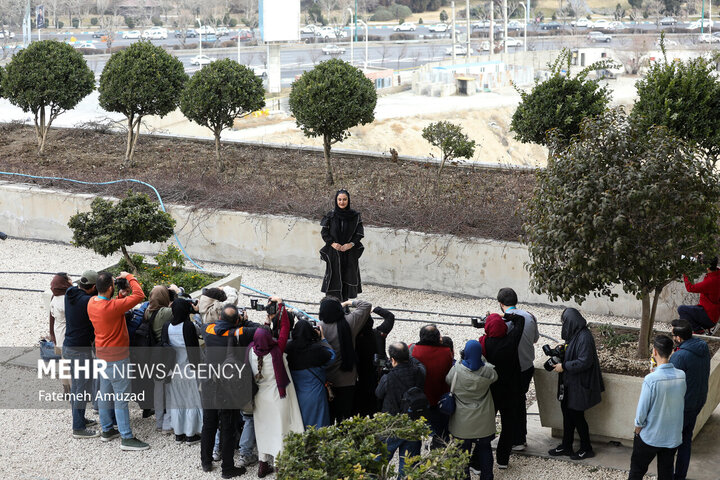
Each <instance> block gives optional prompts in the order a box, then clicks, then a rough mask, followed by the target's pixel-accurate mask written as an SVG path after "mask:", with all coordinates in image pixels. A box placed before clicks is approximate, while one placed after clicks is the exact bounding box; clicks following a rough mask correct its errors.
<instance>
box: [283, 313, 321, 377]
mask: <svg viewBox="0 0 720 480" xmlns="http://www.w3.org/2000/svg"><path fill="white" fill-rule="evenodd" d="M326 345H327V344H325V345H323V344H321V343H320V336H319V335H318V333H317V331H316V330H315V329H314V328H313V326H312V325H311V324H310V322H308V321H307V320H298V321H297V323H295V327H293V331H292V341H290V343H288V345H287V348H286V349H285V353H286V354H287V361H288V366H289V367H290V370H305V369H307V368H313V367H322V366H323V365H325V364H326V363H327V362H328V360H330V352H329V351H328V349H327V348H326Z"/></svg>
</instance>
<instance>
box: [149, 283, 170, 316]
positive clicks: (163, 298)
mask: <svg viewBox="0 0 720 480" xmlns="http://www.w3.org/2000/svg"><path fill="white" fill-rule="evenodd" d="M169 306H170V292H169V291H168V289H167V287H165V286H163V285H155V286H154V287H153V289H152V290H150V295H149V296H148V307H147V311H148V312H154V311H155V310H160V309H161V308H163V307H169Z"/></svg>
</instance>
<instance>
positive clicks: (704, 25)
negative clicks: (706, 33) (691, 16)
mask: <svg viewBox="0 0 720 480" xmlns="http://www.w3.org/2000/svg"><path fill="white" fill-rule="evenodd" d="M713 23H714V22H713V21H712V20H710V19H709V18H703V20H702V23H701V22H700V20H695V21H694V22H692V23H690V24H688V26H687V29H688V30H696V29H697V30H699V29H700V28H702V29H703V30H704V29H706V28H710V27H712V26H713Z"/></svg>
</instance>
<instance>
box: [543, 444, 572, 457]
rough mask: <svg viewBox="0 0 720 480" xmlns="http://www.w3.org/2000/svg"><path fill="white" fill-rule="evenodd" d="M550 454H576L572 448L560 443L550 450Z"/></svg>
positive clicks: (560, 455)
mask: <svg viewBox="0 0 720 480" xmlns="http://www.w3.org/2000/svg"><path fill="white" fill-rule="evenodd" d="M548 455H550V456H551V457H562V456H568V457H569V456H570V455H574V453H573V451H572V448H565V447H564V446H562V445H558V446H557V447H555V448H553V449H552V450H550V451H548Z"/></svg>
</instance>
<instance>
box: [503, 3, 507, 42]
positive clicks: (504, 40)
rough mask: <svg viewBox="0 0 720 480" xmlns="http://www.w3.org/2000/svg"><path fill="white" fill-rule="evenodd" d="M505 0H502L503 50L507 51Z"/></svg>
mask: <svg viewBox="0 0 720 480" xmlns="http://www.w3.org/2000/svg"><path fill="white" fill-rule="evenodd" d="M507 17H508V15H507V0H503V51H504V52H505V53H507V20H508V19H507Z"/></svg>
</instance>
